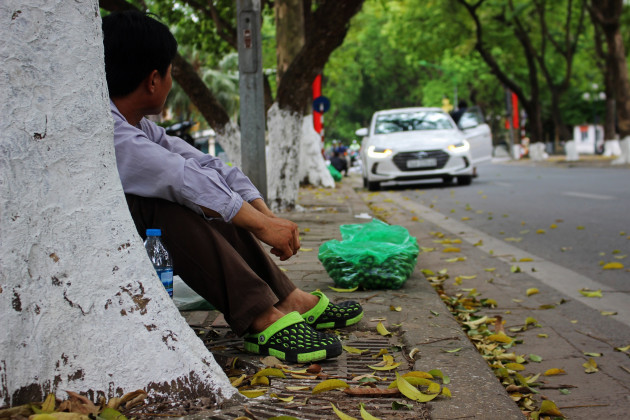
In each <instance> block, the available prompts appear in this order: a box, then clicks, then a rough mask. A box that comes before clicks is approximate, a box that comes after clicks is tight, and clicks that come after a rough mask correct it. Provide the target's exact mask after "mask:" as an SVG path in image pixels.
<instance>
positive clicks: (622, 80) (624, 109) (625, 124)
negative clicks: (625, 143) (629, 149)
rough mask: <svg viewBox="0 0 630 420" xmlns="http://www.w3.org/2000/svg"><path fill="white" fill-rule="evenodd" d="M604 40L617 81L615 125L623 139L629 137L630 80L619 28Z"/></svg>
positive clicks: (609, 33)
mask: <svg viewBox="0 0 630 420" xmlns="http://www.w3.org/2000/svg"><path fill="white" fill-rule="evenodd" d="M606 39H607V42H608V50H609V54H611V61H612V63H613V68H614V69H615V78H616V79H617V83H616V85H617V103H616V105H617V124H618V126H619V137H621V138H622V139H623V138H625V137H627V136H630V80H628V63H627V61H626V51H625V48H624V45H623V38H622V37H621V31H620V30H619V26H617V29H616V30H615V31H614V32H608V33H606Z"/></svg>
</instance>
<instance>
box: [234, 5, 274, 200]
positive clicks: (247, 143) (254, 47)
mask: <svg viewBox="0 0 630 420" xmlns="http://www.w3.org/2000/svg"><path fill="white" fill-rule="evenodd" d="M236 14H237V19H236V21H237V32H238V71H239V94H240V102H241V105H240V111H241V117H240V120H241V156H242V162H243V163H242V166H243V167H242V169H243V172H244V173H245V175H247V176H248V177H249V179H250V180H251V181H252V182H253V183H254V185H255V186H256V188H258V191H260V193H261V194H262V196H263V198H265V199H266V198H267V165H266V159H265V100H264V91H263V78H262V46H261V36H260V23H261V16H260V0H237V1H236Z"/></svg>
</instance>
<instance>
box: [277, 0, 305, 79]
mask: <svg viewBox="0 0 630 420" xmlns="http://www.w3.org/2000/svg"><path fill="white" fill-rule="evenodd" d="M302 5H303V0H276V1H275V5H274V11H275V17H276V57H277V60H278V63H277V68H276V81H277V82H278V84H280V81H281V80H282V77H283V76H284V73H285V72H286V71H287V69H288V68H289V66H290V65H291V62H292V61H293V59H294V57H295V56H296V55H297V53H298V52H300V50H301V49H302V47H303V46H304V9H303V7H302Z"/></svg>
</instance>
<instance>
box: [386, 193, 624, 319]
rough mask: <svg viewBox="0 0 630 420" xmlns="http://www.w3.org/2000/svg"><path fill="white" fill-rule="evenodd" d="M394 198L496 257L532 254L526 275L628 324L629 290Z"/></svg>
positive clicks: (524, 264) (504, 258)
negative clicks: (593, 293) (592, 294)
mask: <svg viewBox="0 0 630 420" xmlns="http://www.w3.org/2000/svg"><path fill="white" fill-rule="evenodd" d="M382 194H383V196H386V197H387V198H390V199H393V200H395V199H396V198H398V196H396V195H394V194H391V193H382ZM396 202H397V204H398V205H400V206H401V207H403V208H405V209H407V210H409V211H411V212H414V214H415V215H416V216H418V217H419V218H421V219H424V220H427V221H429V222H431V223H434V224H436V225H438V226H440V228H441V229H444V230H446V231H449V232H450V233H452V234H454V235H457V236H458V237H460V238H461V239H462V240H464V241H466V242H468V243H470V244H473V245H474V244H477V243H479V241H480V240H481V241H482V243H483V244H482V245H479V246H477V248H478V249H480V250H482V251H484V252H486V253H488V255H493V256H494V257H495V258H496V259H498V260H501V261H503V262H505V263H506V264H509V265H512V264H513V261H512V258H513V256H515V255H518V256H519V258H532V259H533V260H534V262H519V263H518V265H519V267H521V268H522V270H523V272H526V273H527V274H528V275H530V276H532V277H534V278H536V279H538V280H540V281H541V282H543V283H544V284H545V285H547V286H549V287H551V288H553V289H556V290H557V291H559V292H560V293H563V294H565V295H567V296H568V297H570V298H571V299H575V300H577V301H580V302H582V303H583V304H585V305H587V306H590V307H591V308H593V309H596V310H597V311H615V312H617V316H615V318H614V319H615V320H617V321H619V322H622V323H624V324H625V325H628V326H630V305H628V293H614V292H615V290H613V289H611V288H610V287H608V286H606V285H604V284H601V283H599V282H597V281H595V280H593V279H591V278H589V277H586V276H584V275H582V274H579V273H576V272H575V271H572V270H569V269H568V268H564V267H562V266H560V265H558V264H555V263H553V262H551V261H547V260H545V259H543V258H541V257H540V256H538V255H533V254H530V253H528V252H526V251H524V250H522V249H520V248H517V247H515V246H512V245H510V244H508V243H506V242H505V241H502V240H500V239H497V238H495V237H493V236H490V235H487V234H485V233H483V232H481V231H479V230H477V229H475V228H472V227H470V226H469V225H468V224H466V223H463V222H459V221H457V220H454V219H452V218H445V216H444V215H443V214H441V213H438V212H436V211H434V210H431V209H430V208H428V207H426V206H423V205H422V204H418V203H414V202H411V201H407V200H397V201H396ZM491 250H492V251H493V253H492V254H491V252H490V251H491ZM533 267H535V268H536V271H533V272H532V271H531V268H533ZM580 289H590V290H599V289H601V290H602V295H603V297H602V298H587V297H585V296H582V294H581V293H580ZM607 292H608V293H607Z"/></svg>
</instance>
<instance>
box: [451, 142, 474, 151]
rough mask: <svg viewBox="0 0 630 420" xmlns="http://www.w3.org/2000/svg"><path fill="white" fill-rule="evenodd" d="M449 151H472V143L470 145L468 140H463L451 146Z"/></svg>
mask: <svg viewBox="0 0 630 420" xmlns="http://www.w3.org/2000/svg"><path fill="white" fill-rule="evenodd" d="M448 150H450V151H451V152H458V153H463V152H467V151H469V150H470V143H468V142H467V141H466V140H462V141H460V142H459V143H455V144H451V145H450V146H448Z"/></svg>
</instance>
